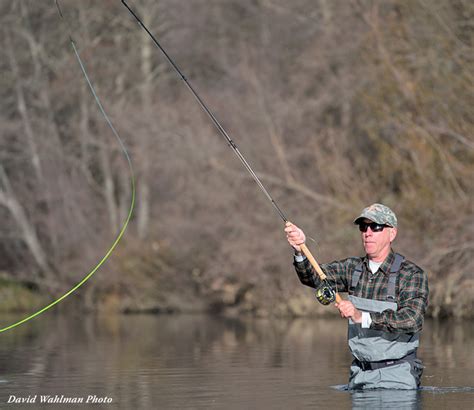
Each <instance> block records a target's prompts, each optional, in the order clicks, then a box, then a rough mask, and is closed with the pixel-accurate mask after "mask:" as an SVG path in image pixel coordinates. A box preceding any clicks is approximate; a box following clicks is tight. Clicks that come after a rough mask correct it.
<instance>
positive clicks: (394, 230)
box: [390, 228, 398, 242]
mask: <svg viewBox="0 0 474 410" xmlns="http://www.w3.org/2000/svg"><path fill="white" fill-rule="evenodd" d="M397 232H398V231H397V228H391V229H390V242H393V241H394V240H395V237H396V236H397Z"/></svg>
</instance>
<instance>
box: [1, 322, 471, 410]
mask: <svg viewBox="0 0 474 410" xmlns="http://www.w3.org/2000/svg"><path fill="white" fill-rule="evenodd" d="M473 342H474V327H473V323H472V322H471V323H463V324H461V323H453V322H434V321H428V322H427V323H426V325H425V330H424V332H423V335H422V338H421V347H420V349H419V356H421V358H422V359H423V360H424V364H425V366H426V369H425V373H424V376H423V381H422V384H423V386H424V387H423V389H422V390H421V391H418V392H407V391H404V392H397V391H373V392H361V393H352V394H351V393H349V392H347V391H341V389H338V386H339V387H340V386H341V385H344V384H345V383H346V381H347V373H348V366H349V363H350V360H351V358H350V354H349V353H348V350H347V345H346V324H345V322H344V320H342V319H340V320H339V319H297V320H292V321H290V320H269V319H268V320H267V319H242V320H238V319H228V318H227V319H225V318H219V317H210V316H187V315H158V316H153V315H124V316H92V315H88V316H85V317H83V316H75V315H67V316H65V315H55V314H44V315H42V317H38V318H36V319H35V320H33V321H32V322H29V323H27V324H25V325H22V326H20V327H18V328H16V329H13V330H10V331H8V332H5V333H2V334H0V368H1V372H2V374H1V375H0V408H6V407H8V408H14V409H20V408H29V409H33V408H34V409H36V408H38V409H40V408H61V409H62V408H73V407H74V408H86V407H87V408H88V407H93V408H115V409H226V410H228V409H305V408H308V409H325V408H332V409H350V408H360V409H366V408H377V409H378V408H391V407H392V408H398V409H400V408H402V409H405V408H406V409H412V408H426V409H447V408H455V407H458V408H461V407H462V408H474V388H473V387H472V386H474V380H473V374H474V349H473V348H472V346H473ZM47 396H49V399H50V401H54V400H56V402H59V403H60V404H41V403H40V402H41V399H43V400H44V399H45V398H47ZM88 399H89V404H87V403H86V402H87V400H88ZM67 400H69V401H73V400H76V402H78V403H77V404H72V403H68V402H67ZM81 400H82V404H80V403H79V402H80V401H81ZM9 401H10V402H11V403H10V404H9V403H8V402H9ZM20 401H23V404H21V403H19V402H20ZM28 401H29V403H25V402H28ZM100 402H102V404H100ZM93 403H95V404H93ZM104 403H105V404H104Z"/></svg>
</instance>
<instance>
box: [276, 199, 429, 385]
mask: <svg viewBox="0 0 474 410" xmlns="http://www.w3.org/2000/svg"><path fill="white" fill-rule="evenodd" d="M354 224H356V225H358V226H359V230H360V232H361V238H362V244H363V246H364V249H365V253H366V255H365V256H364V257H352V258H347V259H344V260H340V261H335V262H331V263H328V264H322V265H321V268H322V270H323V271H324V273H325V274H326V275H327V277H328V281H329V283H330V284H333V283H335V287H336V289H337V291H338V292H348V293H349V300H344V301H341V302H340V303H336V307H337V308H338V309H339V312H340V314H341V316H342V317H344V318H348V319H349V332H348V339H349V340H348V342H349V349H350V350H351V353H352V355H353V357H354V360H353V362H352V365H351V369H350V376H349V386H348V387H349V389H375V388H387V389H416V388H418V387H419V385H420V379H421V374H422V372H423V366H422V364H421V361H420V360H419V359H417V358H416V350H417V347H418V341H419V333H420V331H421V329H422V326H423V317H424V314H425V311H426V307H427V305H428V279H427V276H426V274H425V273H424V272H423V270H422V269H421V268H419V267H418V266H416V265H415V264H414V263H412V262H410V261H408V260H407V259H405V258H404V257H403V256H402V255H399V254H396V253H394V252H393V251H392V248H391V244H392V242H393V241H394V239H395V237H396V236H397V217H396V216H395V214H394V212H393V211H392V210H391V209H390V208H388V207H387V206H385V205H381V204H373V205H371V206H369V207H367V208H365V209H364V210H363V211H362V213H361V214H360V215H359V216H358V217H357V218H356V219H355V220H354ZM285 232H286V234H287V238H288V242H289V243H290V245H291V246H292V247H293V249H294V251H295V256H294V258H295V261H294V265H295V269H296V272H297V274H298V277H299V279H300V281H301V282H302V283H303V284H304V285H307V286H311V287H313V288H318V287H319V286H320V284H321V281H320V279H319V276H318V275H317V274H316V272H315V270H314V269H313V267H312V266H311V264H310V263H309V261H308V260H307V259H306V257H305V256H304V255H303V254H302V253H301V248H300V246H301V245H302V244H304V243H305V240H306V238H305V234H304V232H303V231H302V230H301V229H300V228H298V227H297V226H296V225H293V224H291V223H287V226H286V228H285Z"/></svg>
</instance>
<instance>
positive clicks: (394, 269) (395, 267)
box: [386, 253, 405, 302]
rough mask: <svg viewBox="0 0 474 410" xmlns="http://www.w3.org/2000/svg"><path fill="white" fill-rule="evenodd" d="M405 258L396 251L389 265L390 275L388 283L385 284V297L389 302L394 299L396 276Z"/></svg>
mask: <svg viewBox="0 0 474 410" xmlns="http://www.w3.org/2000/svg"><path fill="white" fill-rule="evenodd" d="M404 260H405V258H404V257H403V256H402V255H400V254H398V253H396V254H395V259H394V261H393V263H392V266H391V267H390V276H389V277H388V284H387V299H386V300H388V301H389V302H393V301H395V287H396V284H397V276H398V271H399V270H400V267H401V266H402V263H403V261H404Z"/></svg>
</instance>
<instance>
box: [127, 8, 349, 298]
mask: <svg viewBox="0 0 474 410" xmlns="http://www.w3.org/2000/svg"><path fill="white" fill-rule="evenodd" d="M121 1H122V4H123V5H124V6H125V7H126V8H127V10H128V11H129V13H130V14H131V15H132V16H133V17H134V18H135V20H136V21H137V23H138V24H139V26H140V27H141V28H142V29H143V30H145V31H146V33H147V34H148V36H149V37H150V38H151V39H152V41H153V43H154V44H155V46H156V47H157V48H158V49H159V50H160V51H161V52H162V53H163V55H164V56H165V58H166V60H167V61H168V63H169V64H170V65H171V67H173V69H174V71H175V72H176V73H177V74H178V76H179V77H180V78H181V80H182V81H183V82H184V84H185V85H186V87H187V88H188V90H189V91H190V92H191V94H192V95H193V96H194V98H195V99H196V101H197V102H198V103H199V105H200V106H201V108H202V109H203V110H204V112H205V113H206V114H207V115H208V117H209V118H210V120H211V122H212V123H213V125H214V126H215V127H216V129H217V131H219V133H220V134H221V135H222V136H223V137H224V138H225V140H226V141H227V144H228V145H229V147H230V148H231V149H232V151H233V152H234V153H235V155H236V156H237V158H238V159H239V160H240V162H241V163H242V164H243V166H244V167H245V169H246V170H247V171H248V172H249V174H250V175H251V176H252V178H253V180H254V181H255V182H256V184H257V185H258V187H259V188H260V189H261V191H262V192H263V193H264V195H265V196H266V197H267V199H268V200H269V201H270V202H271V204H272V206H273V208H274V209H275V211H276V212H277V214H278V215H279V216H280V218H281V219H282V220H283V222H285V224H289V223H290V221H289V220H288V219H287V217H286V216H285V214H284V213H283V211H282V210H281V208H280V207H279V206H278V204H277V203H276V201H275V200H274V199H273V198H272V196H271V195H270V193H269V192H268V191H267V189H266V188H265V186H264V185H263V183H262V181H260V178H259V177H258V176H257V174H256V173H255V172H254V170H253V169H252V167H251V166H250V164H249V163H248V162H247V160H246V159H245V157H244V156H243V155H242V153H241V152H240V150H239V148H238V147H237V145H236V144H235V142H234V141H233V140H232V138H230V136H229V134H228V133H227V131H226V130H225V129H224V127H223V126H222V125H221V124H220V122H219V121H218V120H217V118H216V117H215V115H214V114H213V113H212V111H211V110H210V109H209V108H208V107H207V105H206V104H205V103H204V101H203V100H202V98H201V97H200V96H199V95H198V93H197V92H196V91H195V90H194V88H193V86H192V85H191V84H190V82H189V81H188V79H187V78H186V77H185V76H184V74H183V73H182V71H181V70H180V69H179V68H178V66H177V65H176V63H175V62H174V61H173V59H172V58H171V57H170V55H169V54H168V53H167V52H166V50H165V49H164V48H163V47H162V46H161V44H160V43H159V42H158V40H157V39H156V37H155V36H154V35H153V33H152V32H151V31H150V30H149V29H148V27H146V26H145V24H144V23H143V21H142V20H141V19H140V17H138V15H137V14H136V13H135V12H134V11H133V10H132V9H131V8H130V6H129V5H128V4H127V2H126V1H125V0H121ZM300 247H301V251H302V252H303V253H304V254H305V256H306V257H307V258H308V260H309V261H310V263H311V265H312V266H313V268H314V269H315V270H316V272H317V273H318V276H319V278H320V279H321V281H322V283H323V284H322V286H320V287H319V288H318V289H317V290H316V298H317V299H318V300H319V301H320V302H321V303H322V304H324V305H328V304H330V303H331V302H334V301H336V302H340V301H341V300H342V299H341V297H340V296H339V294H338V293H337V292H336V291H335V290H334V289H333V288H332V287H331V286H330V285H329V283H328V281H327V276H326V274H325V273H324V272H323V270H322V269H321V267H320V266H319V264H318V262H317V261H316V259H315V258H314V256H313V255H312V254H311V252H310V251H309V249H308V247H307V246H306V244H302V245H300Z"/></svg>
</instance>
